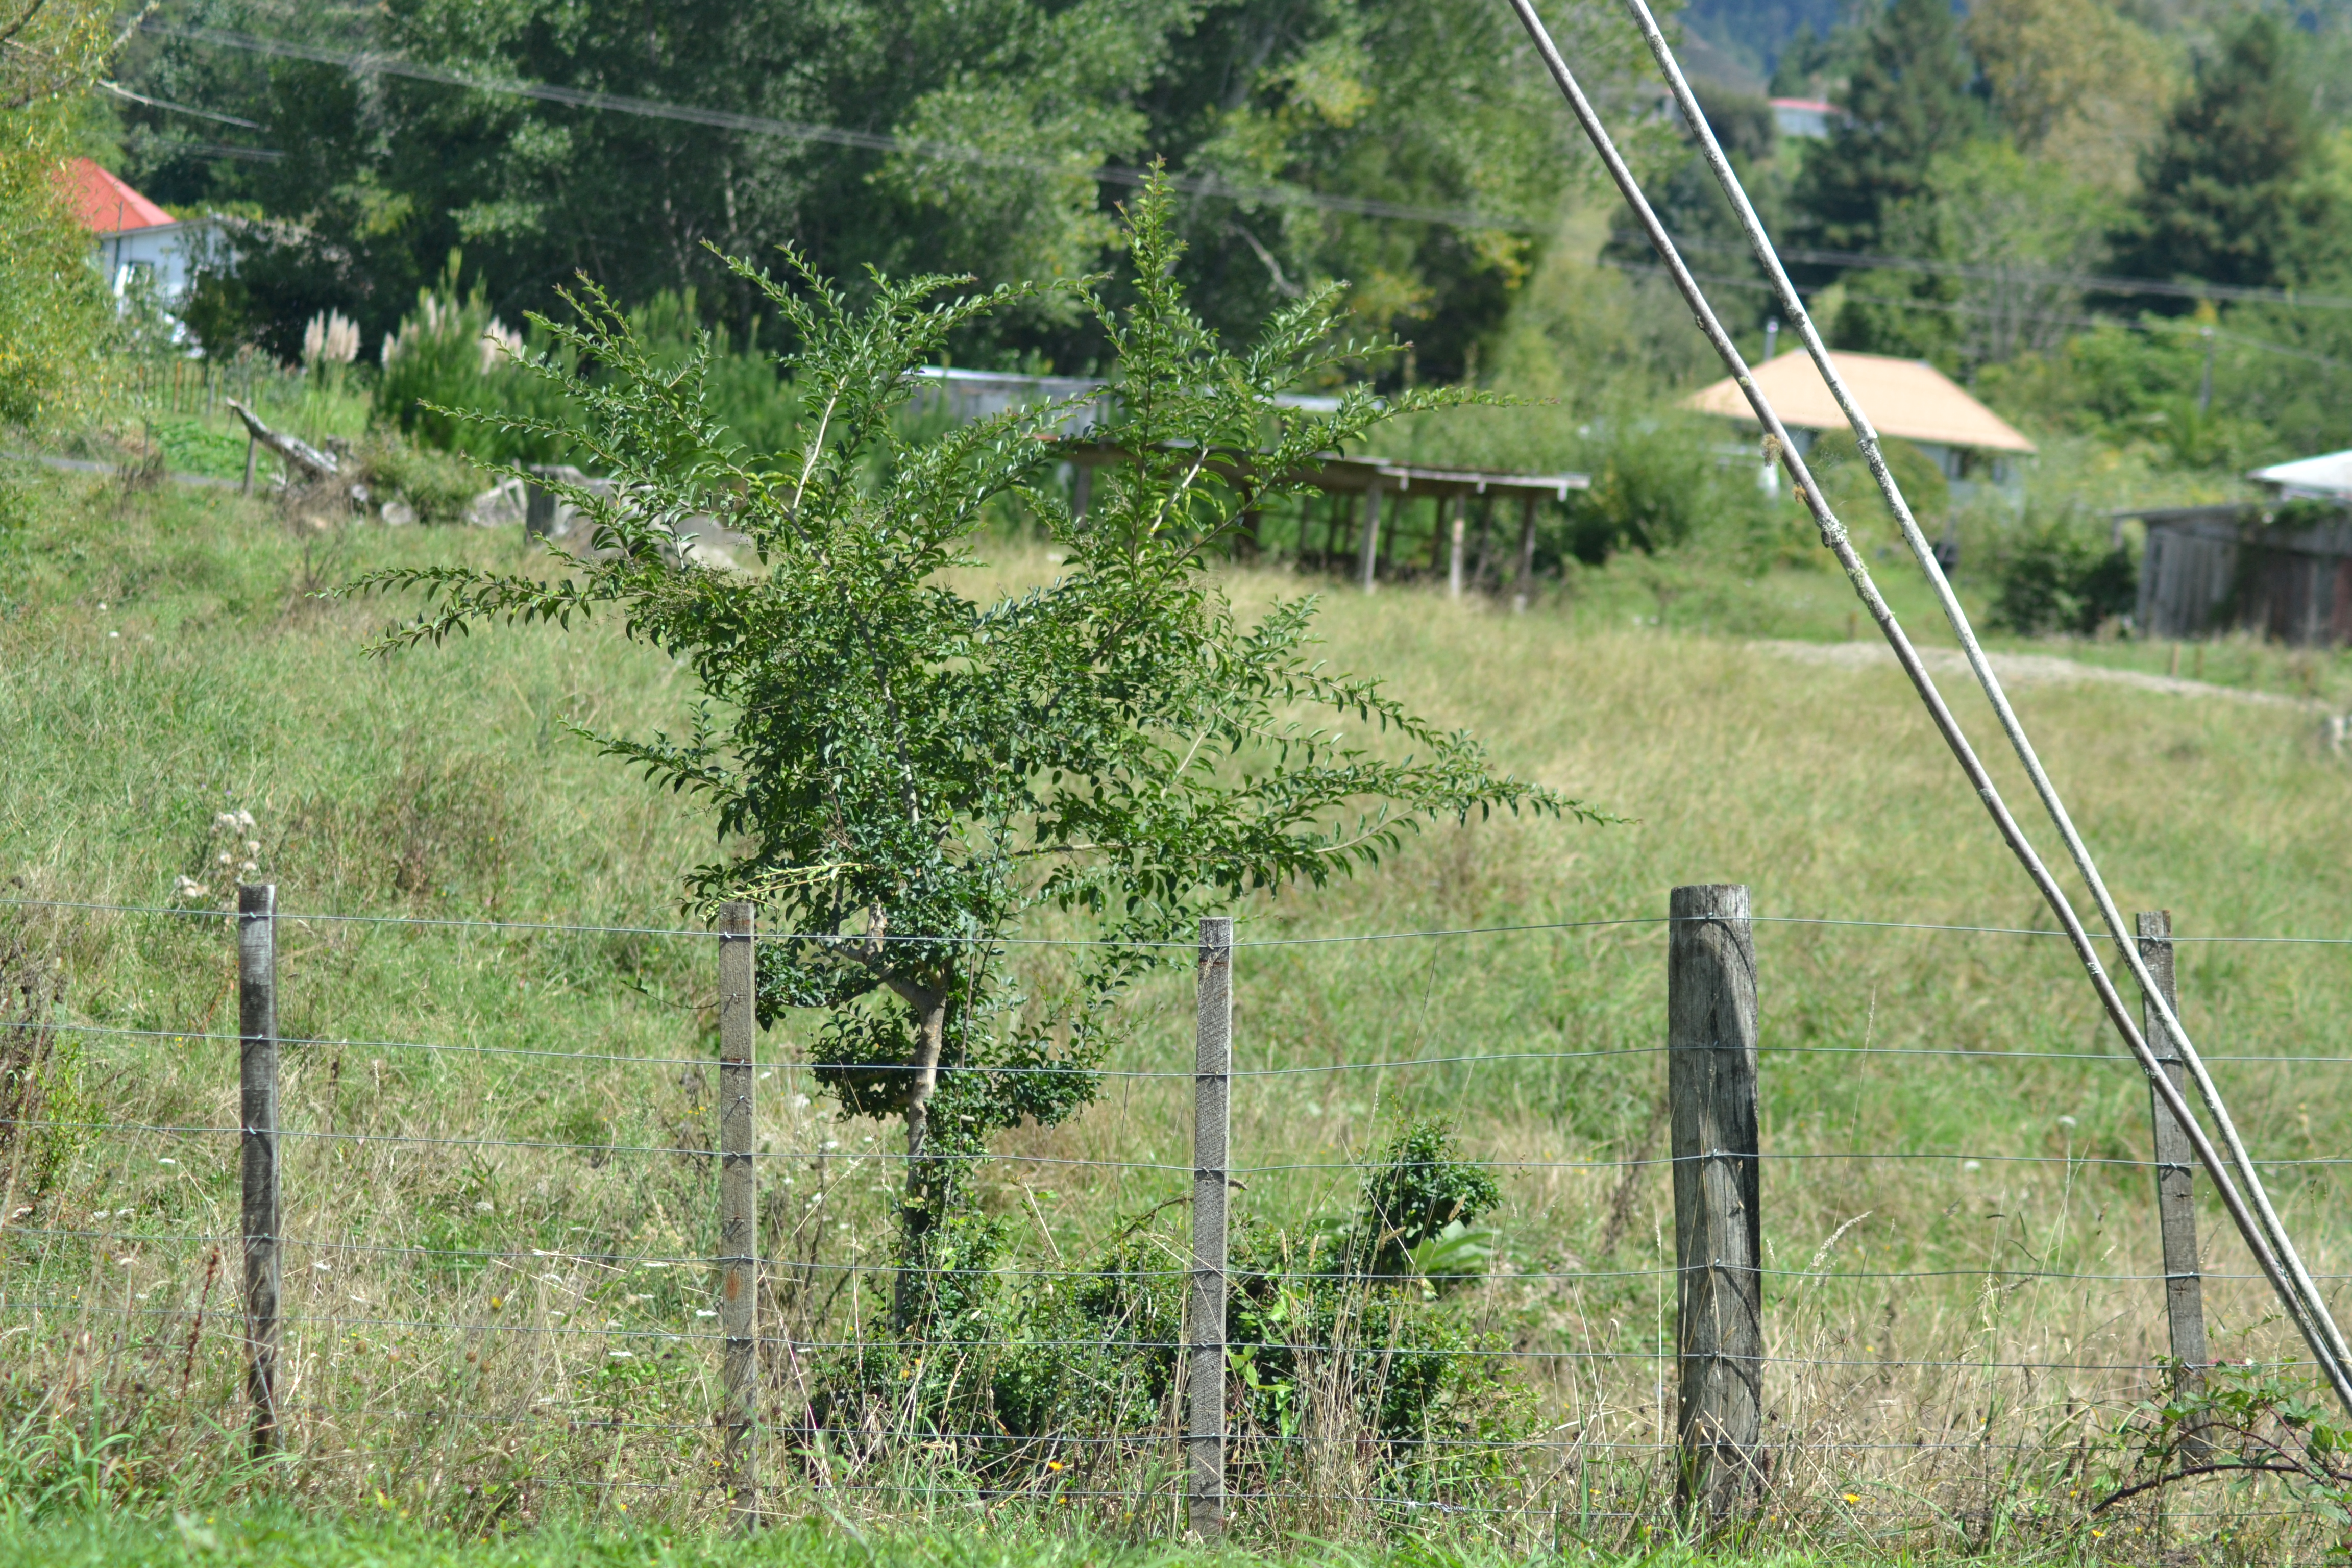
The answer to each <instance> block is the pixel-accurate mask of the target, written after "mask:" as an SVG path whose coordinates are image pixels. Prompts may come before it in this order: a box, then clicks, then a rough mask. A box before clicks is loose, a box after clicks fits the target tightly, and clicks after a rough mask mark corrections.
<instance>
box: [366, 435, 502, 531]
mask: <svg viewBox="0 0 2352 1568" xmlns="http://www.w3.org/2000/svg"><path fill="white" fill-rule="evenodd" d="M358 456H359V461H360V482H361V483H362V484H364V485H366V486H367V488H368V489H369V492H370V493H371V495H372V496H373V500H374V501H375V503H376V504H377V505H379V506H381V505H382V504H383V503H384V502H386V501H389V500H394V499H397V500H402V501H405V502H406V503H407V504H408V506H409V507H410V508H411V509H412V510H414V511H415V513H416V521H419V522H426V523H450V522H463V521H466V514H467V508H468V507H470V506H471V505H472V504H473V500H474V498H475V497H476V496H478V495H479V494H480V493H481V491H482V489H483V483H484V475H483V473H482V470H481V469H480V468H477V467H476V466H475V465H474V464H473V463H471V462H469V461H467V459H466V458H463V457H460V456H458V455H457V454H455V453H449V452H440V451H436V450H435V449H433V448H432V447H424V446H419V445H417V444H416V443H415V442H413V441H409V440H406V439H404V438H403V437H401V436H400V435H398V434H397V433H396V432H394V431H391V430H386V429H377V430H373V431H371V432H370V433H369V435H368V437H367V438H366V439H365V440H363V441H362V442H361V443H360V445H359V450H358Z"/></svg>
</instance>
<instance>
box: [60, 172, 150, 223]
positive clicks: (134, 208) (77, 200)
mask: <svg viewBox="0 0 2352 1568" xmlns="http://www.w3.org/2000/svg"><path fill="white" fill-rule="evenodd" d="M58 178H59V180H60V182H61V183H62V184H64V186H65V191H66V199H67V200H68V201H69V202H71V203H73V208H74V216H75V217H76V218H78V219H79V220H80V222H81V226H82V227H84V228H86V229H89V231H90V232H91V233H92V234H121V232H122V231H123V230H124V229H127V228H162V227H163V226H165V225H167V224H171V223H173V222H175V221H177V220H175V219H174V218H173V216H172V215H171V214H170V213H167V212H165V211H164V210H163V208H162V207H159V206H157V205H155V204H154V203H153V202H151V201H149V200H148V199H147V198H146V197H145V196H142V195H140V194H139V193H138V192H137V191H134V190H132V189H131V187H130V186H129V185H127V184H123V182H122V181H121V180H120V179H118V178H116V177H115V176H114V175H112V174H108V173H107V172H106V171H105V170H104V169H101V168H100V167H99V166H98V165H97V164H96V163H91V162H90V161H89V159H87V158H76V159H73V160H71V161H70V162H68V163H67V164H66V166H65V168H64V169H63V170H62V171H61V172H60V174H59V176H58Z"/></svg>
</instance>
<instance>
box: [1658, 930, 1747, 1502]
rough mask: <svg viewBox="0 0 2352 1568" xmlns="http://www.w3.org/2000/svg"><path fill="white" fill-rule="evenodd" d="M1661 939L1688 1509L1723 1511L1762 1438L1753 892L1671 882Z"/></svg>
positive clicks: (1736, 1495)
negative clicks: (1663, 938) (1750, 908)
mask: <svg viewBox="0 0 2352 1568" xmlns="http://www.w3.org/2000/svg"><path fill="white" fill-rule="evenodd" d="M1668 912H1669V913H1670V914H1671V916H1672V917H1673V919H1672V921H1671V923H1670V924H1669V925H1668V927H1667V945H1666V954H1667V957H1666V1095H1667V1099H1668V1100H1669V1102H1670V1106H1671V1110H1670V1114H1671V1116H1672V1119H1673V1125H1674V1156H1675V1275H1676V1279H1677V1280H1678V1281H1679V1290H1678V1293H1677V1307H1676V1310H1675V1352H1676V1356H1677V1358H1678V1360H1679V1362H1680V1369H1681V1374H1682V1397H1681V1405H1680V1409H1679V1413H1678V1416H1677V1419H1676V1421H1675V1430H1676V1435H1677V1437H1678V1439H1679V1441H1680V1444H1681V1450H1682V1479H1681V1484H1680V1487H1679V1489H1678V1491H1679V1496H1680V1499H1681V1501H1682V1503H1683V1506H1684V1507H1685V1508H1686V1509H1699V1508H1703V1509H1705V1510H1706V1513H1707V1514H1708V1515H1709V1516H1710V1517H1713V1518H1717V1519H1720V1518H1722V1517H1723V1516H1724V1515H1726V1514H1727V1513H1729V1512H1730V1511H1731V1510H1732V1508H1733V1507H1734V1505H1736V1504H1737V1503H1738V1500H1739V1499H1740V1496H1741V1494H1742V1493H1743V1492H1744V1491H1746V1490H1747V1489H1748V1486H1749V1484H1750V1482H1751V1479H1752V1478H1753V1477H1754V1475H1755V1473H1756V1461H1755V1450H1756V1446H1757V1443H1758V1441H1759V1439H1760V1438H1761V1436H1762V1435H1763V1415H1764V1406H1763V1374H1764V1302H1763V1277H1762V1275H1761V1274H1760V1273H1759V1268H1760V1266H1761V1264H1762V1258H1761V1256H1760V1254H1761V1246H1762V1241H1761V1232H1762V1215H1761V1212H1760V1203H1761V1199H1760V1189H1761V1182H1760V1179H1759V1170H1758V1166H1759V1160H1758V1152H1759V1151H1758V1147H1757V1145H1758V1142H1759V1139H1758V1135H1757V1117H1756V942H1755V938H1754V934H1753V932H1752V931H1751V929H1750V927H1749V925H1748V889H1746V888H1743V887H1735V886H1700V887H1684V888H1676V889H1675V890H1674V896H1673V899H1672V900H1671V902H1670V904H1669V907H1668Z"/></svg>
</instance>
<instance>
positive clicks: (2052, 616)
mask: <svg viewBox="0 0 2352 1568" xmlns="http://www.w3.org/2000/svg"><path fill="white" fill-rule="evenodd" d="M1997 580H1998V582H1999V584H2000V586H1999V588H1998V590H1997V592H1996V593H1995V595H1994V596H1993V605H1992V624H1993V625H1994V626H1998V627H2000V628H2001V629H2002V630H2004V631H2011V632H2016V633H2019V634H2020V635H2021V636H2025V637H2040V636H2045V635H2047V634H2050V633H2053V632H2072V633H2074V634H2075V635H2077V636H2081V637H2088V636H2090V635H2091V634H2093V633H2094V632H2096V631H2097V630H2098V629H2099V627H2100V626H2102V625H2104V624H2105V622H2106V621H2107V620H2108V619H2109V618H2110V617H2112V616H2128V615H2130V614H2131V613H2132V611H2133V610H2134V609H2135V608H2136V607H2137V605H2138V602H2139V570H2138V567H2137V565H2136V564H2135V563H2134V562H2133V560H2132V555H2131V551H2130V549H2129V548H2128V547H2127V546H2125V545H2120V544H2110V543H2108V542H2106V541H2105V540H2104V539H2101V538H2100V537H2098V533H2097V531H2096V530H2095V529H2094V528H2092V527H2089V526H2087V525H2085V524H2084V522H2082V521H2080V520H2078V519H2075V518H2072V517H2061V518H2058V519H2056V520H2055V521H2051V522H2048V523H2044V524H2042V525H2040V526H2035V527H2029V528H2028V529H2027V530H2026V531H2025V533H2024V535H2023V537H2022V538H2021V539H2020V540H2019V541H2017V542H2014V543H2012V544H2011V545H2010V546H2009V548H2008V549H2007V550H2006V551H2005V552H2003V556H2002V559H2001V561H2000V564H1999V566H1998V569H1997Z"/></svg>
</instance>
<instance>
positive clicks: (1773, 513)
mask: <svg viewBox="0 0 2352 1568" xmlns="http://www.w3.org/2000/svg"><path fill="white" fill-rule="evenodd" d="M1736 440H1737V437H1736V435H1735V433H1734V431H1733V430H1732V429H1731V428H1730V427H1728V426H1725V425H1723V424H1721V423H1720V422H1717V421H1712V420H1700V419H1696V418H1691V417H1688V416H1660V417H1651V418H1642V419H1627V420H1622V421H1606V422H1603V423H1602V424H1601V426H1600V427H1599V428H1598V429H1597V430H1595V431H1594V432H1593V433H1592V434H1591V436H1589V437H1587V440H1586V443H1585V447H1584V450H1583V451H1581V452H1580V453H1579V454H1578V462H1579V465H1580V467H1582V468H1585V469H1586V470H1587V471H1588V472H1589V473H1590V474H1591V478H1592V487H1591V489H1585V490H1575V491H1571V492H1570V495H1569V499H1568V502H1567V505H1566V507H1565V508H1564V509H1563V514H1564V515H1563V520H1562V523H1561V525H1560V530H1559V534H1558V538H1557V541H1556V548H1557V551H1558V553H1559V555H1560V556H1562V557H1566V556H1573V557H1575V558H1576V559H1577V560H1579V561H1582V562H1584V563H1587V564H1591V565H1598V564H1599V563H1601V562H1603V561H1605V560H1607V559H1608V558H1609V557H1610V556H1611V555H1612V554H1613V553H1615V552H1618V551H1621V550H1639V551H1643V552H1647V553H1656V552H1661V551H1666V550H1672V549H1675V548H1677V547H1680V546H1684V545H1690V544H1696V543H1700V542H1704V543H1705V544H1706V545H1707V546H1709V547H1712V548H1716V549H1719V550H1724V551H1726V552H1730V553H1732V554H1735V555H1738V556H1742V557H1750V556H1753V555H1754V554H1755V553H1756V552H1757V551H1758V549H1759V546H1764V545H1766V544H1767V543H1768V542H1769V539H1770V537H1771V536H1772V535H1773V533H1774V532H1775V528H1774V522H1775V520H1776V517H1777V509H1776V508H1775V507H1774V505H1773V503H1772V501H1771V499H1770V497H1769V496H1768V495H1767V494H1766V493H1765V492H1764V490H1763V489H1762V487H1761V486H1759V484H1758V482H1757V472H1758V469H1759V468H1760V467H1761V466H1762V458H1761V457H1760V456H1758V457H1757V458H1755V459H1754V460H1753V461H1750V460H1748V458H1746V457H1745V456H1744V455H1740V456H1735V455H1734V451H1733V450H1732V448H1733V443H1734V442H1735V441H1736ZM1751 450H1752V448H1751ZM1547 542H1551V541H1547Z"/></svg>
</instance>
